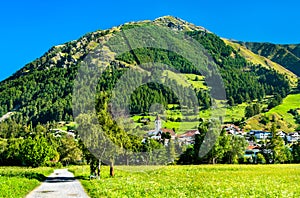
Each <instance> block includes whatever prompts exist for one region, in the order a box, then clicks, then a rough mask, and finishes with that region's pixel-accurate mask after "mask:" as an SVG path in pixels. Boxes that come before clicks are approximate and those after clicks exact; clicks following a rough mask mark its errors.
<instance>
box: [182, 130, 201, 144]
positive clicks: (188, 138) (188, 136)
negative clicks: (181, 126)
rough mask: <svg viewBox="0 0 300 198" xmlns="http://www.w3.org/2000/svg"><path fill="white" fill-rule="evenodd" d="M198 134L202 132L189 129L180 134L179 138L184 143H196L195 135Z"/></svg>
mask: <svg viewBox="0 0 300 198" xmlns="http://www.w3.org/2000/svg"><path fill="white" fill-rule="evenodd" d="M197 134H200V133H199V131H198V130H196V129H195V130H189V131H186V132H185V133H184V134H182V135H180V136H179V140H180V142H182V143H184V144H193V143H195V135H197Z"/></svg>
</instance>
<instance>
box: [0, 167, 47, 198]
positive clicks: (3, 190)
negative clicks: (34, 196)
mask: <svg viewBox="0 0 300 198" xmlns="http://www.w3.org/2000/svg"><path fill="white" fill-rule="evenodd" d="M52 172H53V169H52V168H34V169H33V168H21V167H0V197H11V198H17V197H24V196H25V195H27V194H28V193H29V192H30V191H32V190H33V189H34V188H35V187H37V186H38V185H39V184H40V183H41V182H42V181H44V180H45V178H46V176H48V175H50V173H52Z"/></svg>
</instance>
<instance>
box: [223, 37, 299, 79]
mask: <svg viewBox="0 0 300 198" xmlns="http://www.w3.org/2000/svg"><path fill="white" fill-rule="evenodd" d="M223 41H224V42H225V43H226V44H227V45H230V46H231V47H233V48H234V49H235V50H237V51H239V53H240V54H241V55H242V56H244V57H245V58H246V59H247V60H248V61H249V62H252V63H254V64H261V65H262V66H263V67H266V68H274V69H275V70H276V71H278V72H279V73H281V74H286V75H287V76H288V77H289V79H290V80H291V82H292V83H293V84H292V85H296V83H297V76H296V75H295V74H294V73H293V72H291V71H289V70H288V69H286V68H284V67H283V66H281V65H279V64H277V63H275V62H273V61H271V60H269V59H267V58H265V57H263V56H260V55H257V54H255V53H253V52H252V51H250V50H248V49H247V48H245V47H244V46H242V45H240V44H238V43H234V42H231V41H229V40H227V39H223Z"/></svg>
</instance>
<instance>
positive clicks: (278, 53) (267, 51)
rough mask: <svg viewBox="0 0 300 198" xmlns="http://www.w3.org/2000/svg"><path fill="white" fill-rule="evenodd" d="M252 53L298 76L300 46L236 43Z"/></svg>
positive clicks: (299, 71) (299, 74) (299, 72)
mask: <svg viewBox="0 0 300 198" xmlns="http://www.w3.org/2000/svg"><path fill="white" fill-rule="evenodd" d="M238 43H239V44H241V45H242V46H244V47H246V48H247V49H249V50H251V51H252V52H254V53H256V54H258V55H260V56H263V57H266V58H268V59H270V60H272V61H274V62H276V63H278V64H280V65H282V66H284V67H285V68H286V69H288V70H290V71H292V72H294V73H295V74H296V75H297V76H300V69H299V68H300V44H290V45H279V44H272V43H255V42H238Z"/></svg>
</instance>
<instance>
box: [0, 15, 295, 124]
mask: <svg viewBox="0 0 300 198" xmlns="http://www.w3.org/2000/svg"><path fill="white" fill-rule="evenodd" d="M142 26H144V27H147V26H154V27H155V26H156V27H165V28H168V29H169V30H171V31H173V32H183V33H184V34H186V35H187V36H190V37H192V38H193V39H194V40H195V41H197V42H198V43H199V44H201V45H202V46H203V47H204V48H205V50H206V51H207V53H209V55H210V56H211V58H212V59H213V60H214V62H215V64H216V66H217V68H218V69H219V71H220V74H221V76H222V78H223V82H224V85H225V90H226V95H227V98H228V104H229V105H231V106H233V105H236V104H241V103H243V102H250V101H253V100H262V99H263V98H264V97H265V96H266V95H280V96H281V97H285V96H286V95H287V94H289V93H290V91H291V88H292V87H293V86H294V85H295V82H296V76H295V75H294V74H293V73H292V72H290V71H289V70H286V69H284V68H283V67H282V66H281V65H280V64H275V63H274V62H272V61H271V60H269V59H267V58H265V59H261V57H259V58H258V56H256V55H254V54H253V53H250V52H249V50H246V49H245V48H242V50H241V47H238V48H237V47H236V44H234V43H232V42H230V41H227V40H223V39H221V38H220V37H219V36H217V35H215V34H213V33H212V32H210V31H208V30H206V29H205V28H203V27H200V26H196V25H193V24H191V23H188V22H186V21H184V20H182V19H179V18H176V17H172V16H165V17H160V18H158V19H155V20H153V21H149V20H148V21H140V22H130V23H126V24H124V25H120V26H118V27H113V28H111V29H109V30H98V31H95V32H91V33H88V34H86V35H84V36H82V37H81V38H79V39H78V40H75V41H71V42H68V43H65V44H62V45H58V46H54V47H52V48H51V49H50V50H49V51H48V52H46V53H45V54H44V55H43V56H41V57H40V58H38V59H36V60H34V61H33V62H31V63H28V64H27V65H25V66H24V67H23V68H22V69H20V70H19V71H17V72H16V73H15V74H14V75H12V76H11V77H9V78H8V79H6V80H4V81H2V82H1V83H0V117H1V116H2V115H5V114H7V113H8V112H11V111H14V112H15V113H14V114H13V117H14V118H15V119H16V120H17V121H18V122H21V123H30V122H31V123H33V124H37V123H47V122H52V121H61V120H65V121H71V120H73V117H72V114H73V112H72V94H73V87H74V79H75V78H76V75H77V72H78V68H79V67H80V65H81V63H82V60H84V59H85V58H86V57H87V56H88V54H89V53H90V52H92V51H93V50H94V49H96V48H97V46H98V45H99V43H101V42H103V41H105V40H107V39H109V38H111V37H113V36H114V35H115V34H116V33H119V32H122V31H124V30H128V29H131V28H136V27H142ZM147 36H150V37H151V35H147ZM155 38H158V37H155ZM152 39H154V37H153V38H152ZM174 42H176V43H178V44H180V43H181V42H182V41H180V40H178V39H177V40H176V39H175V38H174ZM290 50H291V49H290ZM296 51H297V50H296V47H295V48H294V52H293V53H295V54H296ZM106 54H107V55H108V59H109V61H108V65H109V67H108V68H106V70H105V71H104V72H103V75H102V76H101V78H100V79H99V83H98V85H99V86H98V91H99V97H98V99H99V98H100V99H99V101H98V102H97V104H96V107H97V108H98V109H99V108H103V107H104V106H105V105H107V104H108V98H110V97H111V96H112V93H111V92H112V89H113V87H114V86H115V85H116V83H117V81H118V79H119V78H120V77H121V76H122V75H123V74H124V73H125V71H128V69H130V68H131V69H136V70H147V69H149V68H146V67H143V66H141V64H142V63H147V62H149V61H150V62H151V61H152V62H159V63H163V64H167V65H172V66H173V67H174V68H175V69H176V70H177V71H180V72H181V73H182V74H183V78H187V79H188V76H189V75H194V76H195V79H193V80H192V81H198V80H197V79H201V78H202V77H203V76H201V75H203V74H201V73H199V71H197V70H196V69H195V66H194V65H193V64H192V63H191V62H189V61H188V60H187V59H185V58H184V57H182V56H180V55H178V54H176V53H174V52H171V51H167V50H163V49H154V48H151V47H147V48H142V49H141V48H138V49H134V50H131V51H128V52H125V53H123V54H121V55H120V56H117V57H115V56H113V53H112V49H106ZM270 58H273V57H270ZM258 60H259V61H258ZM91 61H93V60H91ZM261 61H262V62H261ZM299 71H300V70H299ZM299 71H297V70H296V68H295V70H294V73H296V72H299ZM170 72H171V71H167V73H170ZM166 76H167V77H168V76H171V75H168V74H166ZM142 77H145V76H137V77H136V78H137V80H138V79H139V78H142ZM169 78H170V79H167V80H168V81H169V82H170V83H177V84H178V83H179V84H180V82H179V80H178V79H177V80H174V79H172V77H169ZM88 80H89V79H86V81H88ZM206 80H207V79H206ZM203 85H204V87H203V86H202V87H201V86H195V84H194V83H193V86H194V87H193V89H194V90H195V93H196V96H197V99H198V102H199V103H200V106H201V108H200V110H203V109H209V108H210V104H211V99H210V94H209V90H210V89H209V88H207V87H206V88H205V86H206V85H205V83H203ZM177 87H178V90H177V91H178V92H181V93H185V94H184V95H185V97H187V98H188V97H189V93H188V90H187V88H186V87H185V86H184V85H182V84H181V85H180V86H177ZM82 94H83V95H84V94H85V93H82ZM131 98H132V100H131V103H130V113H131V114H140V113H143V112H145V111H148V110H149V108H150V107H151V104H153V103H161V104H163V105H164V106H165V107H166V108H167V105H168V104H179V99H178V97H176V94H174V92H173V91H172V90H170V89H169V88H166V87H163V86H161V85H159V84H157V83H149V84H146V85H143V86H141V87H139V88H138V89H137V90H135V91H134V92H133V94H132V96H131Z"/></svg>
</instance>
